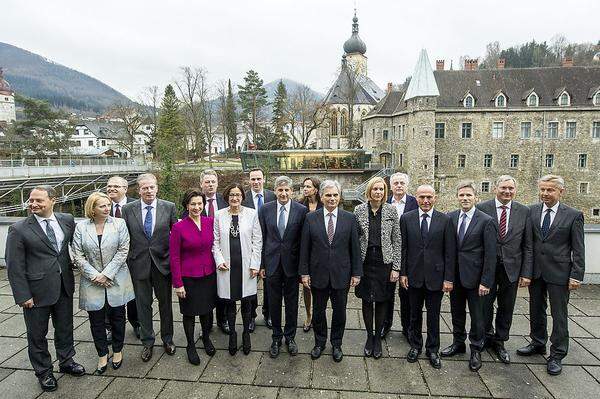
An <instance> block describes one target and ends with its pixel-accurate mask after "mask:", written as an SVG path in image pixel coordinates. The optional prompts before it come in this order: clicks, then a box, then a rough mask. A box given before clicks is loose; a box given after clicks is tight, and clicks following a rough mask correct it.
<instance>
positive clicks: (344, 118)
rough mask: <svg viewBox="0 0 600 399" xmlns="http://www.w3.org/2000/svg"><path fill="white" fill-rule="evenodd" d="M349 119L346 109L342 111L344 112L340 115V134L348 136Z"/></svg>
mask: <svg viewBox="0 0 600 399" xmlns="http://www.w3.org/2000/svg"><path fill="white" fill-rule="evenodd" d="M347 119H348V117H347V116H346V110H344V111H342V114H341V115H340V130H341V131H340V135H341V136H346V135H347V134H348V132H347V129H348V127H347Z"/></svg>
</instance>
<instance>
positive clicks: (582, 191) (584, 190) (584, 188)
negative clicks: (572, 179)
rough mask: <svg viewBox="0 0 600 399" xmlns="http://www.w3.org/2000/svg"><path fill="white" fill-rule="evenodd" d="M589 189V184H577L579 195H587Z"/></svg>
mask: <svg viewBox="0 0 600 399" xmlns="http://www.w3.org/2000/svg"><path fill="white" fill-rule="evenodd" d="M589 188H590V184H589V183H588V182H581V183H579V194H588V192H589V191H588V190H589Z"/></svg>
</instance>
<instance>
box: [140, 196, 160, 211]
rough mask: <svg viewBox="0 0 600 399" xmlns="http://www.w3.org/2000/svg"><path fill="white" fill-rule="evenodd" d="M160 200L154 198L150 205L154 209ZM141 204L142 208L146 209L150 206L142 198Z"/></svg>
mask: <svg viewBox="0 0 600 399" xmlns="http://www.w3.org/2000/svg"><path fill="white" fill-rule="evenodd" d="M157 202H158V199H157V198H154V201H152V203H151V204H150V206H151V207H152V210H155V209H156V203H157ZM140 204H142V210H145V209H146V207H147V206H148V204H146V203H145V202H144V200H140Z"/></svg>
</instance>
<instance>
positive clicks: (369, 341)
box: [364, 335, 373, 357]
mask: <svg viewBox="0 0 600 399" xmlns="http://www.w3.org/2000/svg"><path fill="white" fill-rule="evenodd" d="M364 353H365V357H371V356H373V336H372V335H369V336H367V342H366V343H365V350H364Z"/></svg>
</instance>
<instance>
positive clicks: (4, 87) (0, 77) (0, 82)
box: [0, 68, 13, 95]
mask: <svg viewBox="0 0 600 399" xmlns="http://www.w3.org/2000/svg"><path fill="white" fill-rule="evenodd" d="M0 93H3V94H10V95H12V94H13V91H12V89H11V88H10V84H8V82H7V81H6V80H4V73H3V71H2V68H0Z"/></svg>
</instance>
